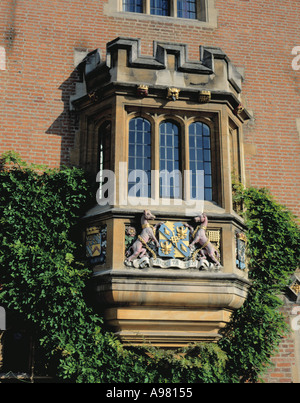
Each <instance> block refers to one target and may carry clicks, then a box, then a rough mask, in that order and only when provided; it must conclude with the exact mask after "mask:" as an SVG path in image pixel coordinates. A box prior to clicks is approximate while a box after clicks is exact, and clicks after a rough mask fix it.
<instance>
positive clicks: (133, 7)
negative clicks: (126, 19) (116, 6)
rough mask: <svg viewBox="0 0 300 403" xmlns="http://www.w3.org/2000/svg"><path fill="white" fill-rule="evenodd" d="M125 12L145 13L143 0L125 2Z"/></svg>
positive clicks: (125, 0)
mask: <svg viewBox="0 0 300 403" xmlns="http://www.w3.org/2000/svg"><path fill="white" fill-rule="evenodd" d="M123 11H130V12H132V13H142V12H143V0H123Z"/></svg>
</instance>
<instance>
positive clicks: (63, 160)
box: [46, 69, 79, 166]
mask: <svg viewBox="0 0 300 403" xmlns="http://www.w3.org/2000/svg"><path fill="white" fill-rule="evenodd" d="M78 82H79V72H78V71H77V70H76V69H75V70H73V72H72V73H71V74H70V76H69V78H68V79H67V80H65V81H64V82H63V83H62V84H61V85H60V87H59V89H60V90H61V100H62V102H63V105H64V108H63V112H62V113H61V114H60V115H59V116H58V117H57V118H56V119H55V121H54V122H53V123H52V124H51V126H50V127H49V128H48V129H47V130H46V133H47V134H52V135H56V136H60V137H61V150H60V165H61V166H63V165H70V164H71V163H72V161H71V158H70V157H71V153H72V150H73V148H74V141H75V133H76V131H77V130H78V126H79V121H78V118H77V116H76V113H75V111H71V110H70V96H71V95H73V94H74V93H75V87H76V83H78Z"/></svg>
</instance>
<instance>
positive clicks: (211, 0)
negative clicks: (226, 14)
mask: <svg viewBox="0 0 300 403" xmlns="http://www.w3.org/2000/svg"><path fill="white" fill-rule="evenodd" d="M144 3H145V7H144V9H145V10H146V12H145V13H133V12H125V11H123V9H122V0H108V3H107V4H105V5H104V14H106V15H107V16H109V17H115V18H126V19H135V20H139V21H145V22H151V21H152V22H154V21H156V22H158V21H159V22H160V23H169V24H170V23H172V24H174V23H176V25H185V26H198V27H205V28H212V29H213V28H217V18H218V12H217V10H216V8H215V0H197V8H198V10H201V11H200V12H198V19H189V18H178V17H176V16H175V15H176V14H177V12H176V8H177V7H176V6H177V4H176V5H175V3H176V1H175V0H172V4H173V6H172V7H171V14H172V16H170V17H166V16H161V15H151V14H150V5H149V3H150V0H144Z"/></svg>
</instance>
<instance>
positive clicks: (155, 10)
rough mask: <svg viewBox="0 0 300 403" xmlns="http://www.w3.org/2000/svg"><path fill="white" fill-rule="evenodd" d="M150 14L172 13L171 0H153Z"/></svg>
mask: <svg viewBox="0 0 300 403" xmlns="http://www.w3.org/2000/svg"><path fill="white" fill-rule="evenodd" d="M150 14H154V15H166V16H168V15H170V0H151V2H150Z"/></svg>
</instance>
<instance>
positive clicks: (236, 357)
mask: <svg viewBox="0 0 300 403" xmlns="http://www.w3.org/2000/svg"><path fill="white" fill-rule="evenodd" d="M90 183H91V182H90V181H89V179H88V178H87V176H86V175H85V173H84V172H83V171H82V170H80V169H77V168H74V167H73V168H63V169H61V170H52V169H48V168H45V167H39V166H32V165H27V164H26V163H24V162H23V161H22V160H21V159H20V158H19V156H18V155H16V154H15V153H13V152H9V153H5V154H3V155H2V163H1V170H0V213H1V214H0V217H1V218H0V224H1V226H0V242H1V248H0V284H1V287H0V304H1V305H2V306H5V307H6V309H7V310H10V311H12V312H17V313H18V314H20V315H21V316H22V318H23V320H24V321H25V322H26V323H27V324H28V327H29V328H30V329H31V330H32V332H33V334H34V337H35V338H36V340H38V343H39V345H40V348H41V352H42V354H43V357H44V363H45V366H46V369H47V370H48V372H51V374H52V375H54V376H55V377H57V378H58V379H61V380H65V381H69V382H83V383H88V382H89V383H92V382H141V383H146V382H194V383H195V382H203V383H208V382H212V383H213V382H245V381H253V382H255V381H257V380H258V379H259V376H260V374H262V371H263V370H264V368H265V367H266V366H267V365H268V364H269V361H270V357H271V356H272V354H273V353H274V350H275V349H276V346H278V343H279V341H280V339H281V337H282V336H283V334H284V332H285V331H286V326H285V322H284V318H283V317H282V315H281V314H280V312H279V307H280V303H281V301H280V298H279V295H280V293H281V292H282V291H283V290H284V287H285V286H286V284H287V282H288V279H289V276H290V274H291V273H293V272H294V271H295V269H296V267H297V265H298V264H299V260H298V259H299V238H300V237H299V229H298V227H297V225H296V224H295V220H294V218H293V217H292V215H291V214H290V213H289V212H287V211H286V210H285V209H284V208H283V207H282V206H280V205H279V204H277V203H276V202H275V201H274V200H273V199H272V197H271V196H270V194H269V193H268V192H267V191H265V190H256V189H252V188H251V189H243V188H242V187H240V186H237V187H236V189H235V193H236V199H237V200H238V201H243V203H244V205H245V207H246V217H245V219H246V223H247V226H248V234H247V235H248V255H249V267H250V269H251V271H250V277H251V280H252V283H253V285H252V287H251V289H250V294H249V298H248V300H247V302H246V303H245V304H244V306H243V307H242V308H240V309H239V310H238V311H237V312H236V313H235V314H234V316H233V319H232V322H231V323H230V324H229V326H228V327H227V328H226V329H225V330H224V335H223V338H222V339H221V341H220V342H219V343H218V344H214V343H211V344H209V343H208V344H205V343H204V344H202V343H200V344H193V345H190V346H187V347H186V348H184V349H181V350H178V351H175V352H174V351H165V350H162V349H159V348H155V347H149V346H143V347H130V346H125V345H123V344H122V343H121V342H120V341H119V340H117V339H116V338H115V337H114V335H113V334H111V333H109V332H107V331H105V330H104V328H103V323H102V318H101V317H99V316H98V315H97V314H95V312H93V310H92V308H90V307H89V305H88V304H87V302H86V299H85V287H86V284H87V281H88V279H89V278H90V276H91V272H90V270H89V269H88V268H87V267H85V266H84V265H83V263H82V260H81V259H80V253H79V251H80V250H81V248H82V246H80V245H79V244H78V242H77V241H76V239H74V233H76V224H77V223H78V219H79V218H80V216H81V215H82V214H83V211H84V209H86V208H87V205H88V204H89V203H90V202H91V201H92V202H94V195H95V190H94V189H93V187H92V186H91V185H90ZM129 235H132V234H129Z"/></svg>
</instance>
